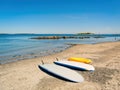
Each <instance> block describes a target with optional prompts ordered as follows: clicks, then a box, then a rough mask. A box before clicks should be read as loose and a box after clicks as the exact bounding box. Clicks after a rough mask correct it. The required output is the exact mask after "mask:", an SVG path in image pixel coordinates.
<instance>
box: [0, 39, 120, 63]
mask: <svg viewBox="0 0 120 90" xmlns="http://www.w3.org/2000/svg"><path fill="white" fill-rule="evenodd" d="M111 42H119V40H117V41H108V42H98V43H90V44H72V43H69V44H67V45H69V47H67V48H64V50H60V51H55V52H54V51H53V52H52V53H51V54H46V55H45V54H44V55H42V56H36V55H34V57H31V58H24V57H21V58H23V59H17V60H16V59H15V60H13V61H10V62H9V61H7V62H3V63H0V65H4V64H9V63H15V62H19V61H24V60H30V59H36V58H42V57H46V56H50V55H54V54H57V53H61V52H64V51H65V50H67V49H69V48H71V47H73V46H75V45H92V44H93V45H94V44H101V43H111Z"/></svg>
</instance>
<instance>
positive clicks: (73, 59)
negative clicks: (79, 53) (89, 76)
mask: <svg viewBox="0 0 120 90" xmlns="http://www.w3.org/2000/svg"><path fill="white" fill-rule="evenodd" d="M68 60H69V61H76V62H83V63H87V64H88V63H91V62H92V61H91V60H90V59H87V58H76V57H70V58H68Z"/></svg>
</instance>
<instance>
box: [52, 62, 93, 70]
mask: <svg viewBox="0 0 120 90" xmlns="http://www.w3.org/2000/svg"><path fill="white" fill-rule="evenodd" d="M54 63H55V64H57V65H61V66H65V67H68V68H71V69H77V70H87V71H94V70H95V68H94V67H93V66H92V65H90V64H85V63H81V62H75V61H65V60H63V61H62V60H61V61H55V62H54Z"/></svg>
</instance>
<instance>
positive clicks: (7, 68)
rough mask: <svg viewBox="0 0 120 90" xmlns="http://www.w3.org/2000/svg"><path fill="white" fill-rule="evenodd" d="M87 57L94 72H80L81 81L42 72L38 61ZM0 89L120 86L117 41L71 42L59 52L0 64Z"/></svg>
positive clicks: (108, 89) (116, 89)
mask: <svg viewBox="0 0 120 90" xmlns="http://www.w3.org/2000/svg"><path fill="white" fill-rule="evenodd" d="M69 57H84V58H89V59H91V60H92V61H93V62H92V65H93V66H94V67H95V69H96V70H95V71H94V72H87V71H86V72H81V71H77V72H78V73H80V74H81V75H82V76H83V77H84V79H85V81H84V82H82V83H72V82H67V81H63V80H60V79H57V78H54V77H52V76H50V75H48V74H46V73H44V72H42V71H41V70H40V69H39V68H38V65H39V64H42V62H41V61H42V60H43V61H44V63H53V61H55V60H56V58H59V59H67V58H69ZM0 90H120V41H119V42H107V43H99V44H81V45H74V46H72V47H70V48H68V49H67V50H64V51H63V52H60V53H56V54H53V55H49V56H44V57H40V58H34V59H28V60H21V61H17V62H13V63H8V64H3V65H0Z"/></svg>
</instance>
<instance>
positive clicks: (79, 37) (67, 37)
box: [30, 36, 90, 39]
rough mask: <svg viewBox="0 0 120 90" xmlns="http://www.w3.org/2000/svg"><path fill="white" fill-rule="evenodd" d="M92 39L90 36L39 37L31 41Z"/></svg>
mask: <svg viewBox="0 0 120 90" xmlns="http://www.w3.org/2000/svg"><path fill="white" fill-rule="evenodd" d="M84 38H90V37H89V36H38V37H33V38H30V39H84Z"/></svg>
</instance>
